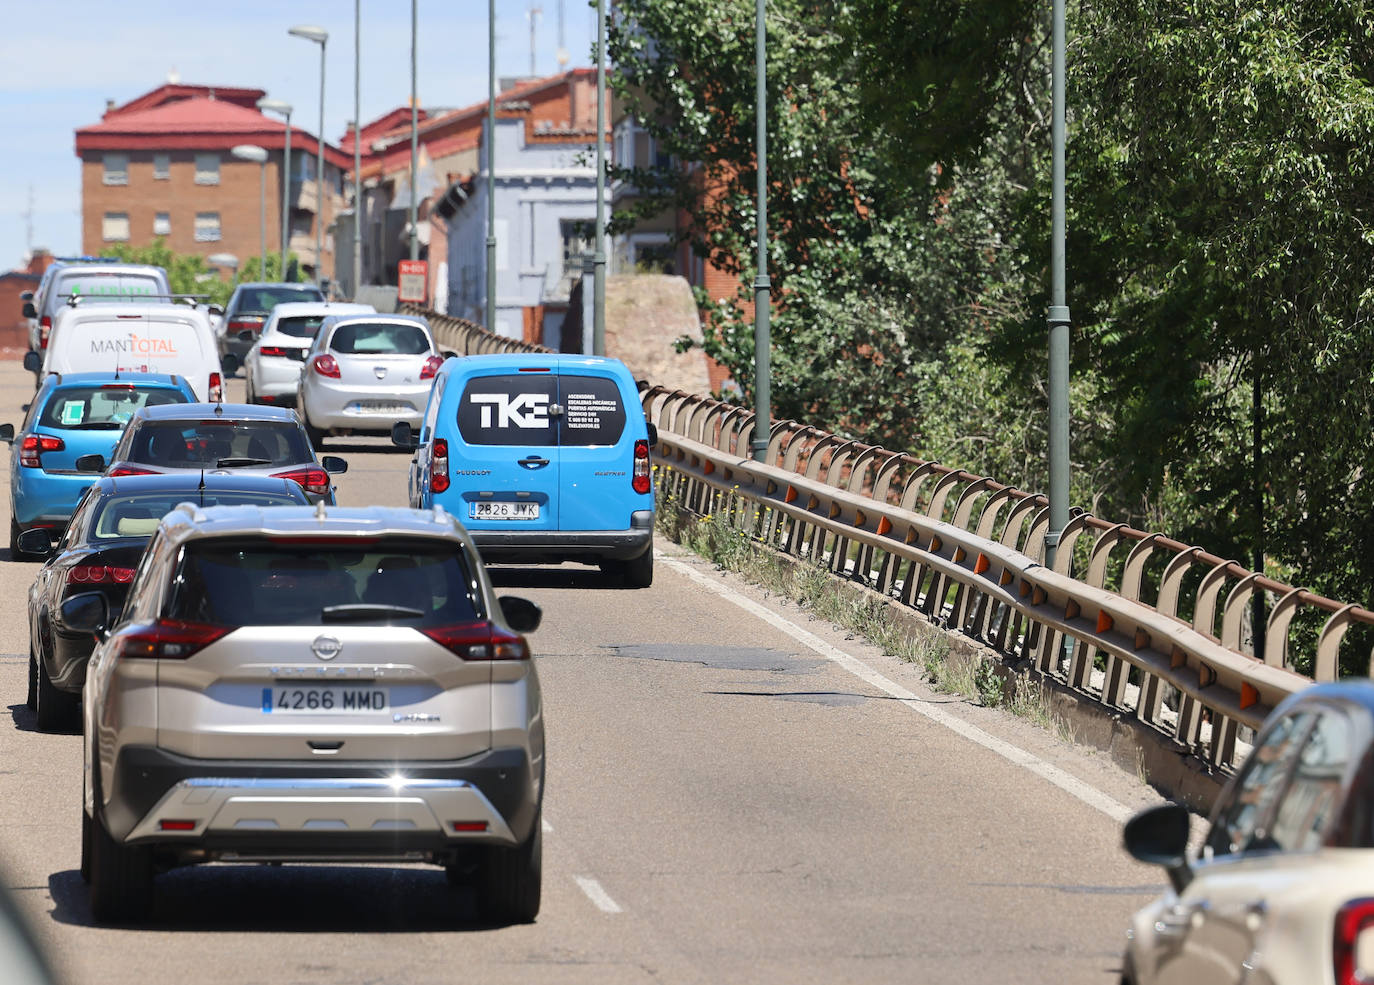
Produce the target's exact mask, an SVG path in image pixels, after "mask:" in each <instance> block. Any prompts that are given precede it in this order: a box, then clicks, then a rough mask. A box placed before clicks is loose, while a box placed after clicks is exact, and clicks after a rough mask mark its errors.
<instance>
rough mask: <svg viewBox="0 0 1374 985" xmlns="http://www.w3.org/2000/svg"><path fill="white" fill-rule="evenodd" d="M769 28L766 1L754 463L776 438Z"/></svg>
mask: <svg viewBox="0 0 1374 985" xmlns="http://www.w3.org/2000/svg"><path fill="white" fill-rule="evenodd" d="M767 40H768V28H767V25H766V24H765V23H764V3H763V0H755V5H754V82H755V90H754V101H755V104H756V107H757V116H758V129H757V130H756V131H755V133H754V144H755V154H756V156H757V157H758V164H759V169H758V170H759V174H758V272H757V274H756V276H755V277H754V440H753V441H751V442H750V443H749V448H750V450H751V451H752V452H753V455H754V460H755V461H758V462H762V461H764V460H765V459H767V457H768V442H769V438H770V436H771V434H772V410H771V408H770V402H771V400H772V393H771V388H770V385H769V384H770V379H771V374H772V368H771V366H770V364H769V349H770V348H771V345H772V342H771V338H770V331H769V326H768V314H769V307H770V305H771V304H772V294H771V291H772V282H771V281H769V279H768V60H767V53H766V51H765V42H766V41H767Z"/></svg>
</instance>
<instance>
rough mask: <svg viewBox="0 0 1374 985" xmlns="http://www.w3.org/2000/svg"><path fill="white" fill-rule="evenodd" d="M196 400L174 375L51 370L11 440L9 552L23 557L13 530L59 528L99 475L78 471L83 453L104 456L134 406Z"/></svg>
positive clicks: (7, 433) (0, 435)
mask: <svg viewBox="0 0 1374 985" xmlns="http://www.w3.org/2000/svg"><path fill="white" fill-rule="evenodd" d="M195 400H196V395H195V392H194V391H193V390H192V389H191V385H190V384H189V383H188V382H186V380H184V379H182V378H181V377H179V376H166V375H159V374H147V373H113V372H111V373H67V374H66V375H63V374H59V373H53V374H51V375H49V376H48V377H47V378H45V379H44V380H43V383H42V385H41V386H40V387H39V388H38V392H37V393H35V394H34V396H33V402H32V403H30V404H29V407H28V413H27V414H26V415H25V416H24V423H23V424H22V425H20V427H19V432H18V433H17V434H14V433H11V432H12V428H10V427H9V425H6V426H5V427H4V429H3V430H0V440H4V441H7V442H12V443H13V452H14V454H13V455H12V456H11V462H10V557H11V558H15V559H19V558H23V557H27V556H28V555H27V554H26V553H25V552H24V551H22V550H21V549H20V547H19V535H20V534H21V533H23V532H24V531H25V530H31V529H33V528H35V527H44V528H55V529H57V530H59V531H60V530H61V529H62V528H63V527H65V526H66V524H67V521H68V520H69V519H71V515H72V512H73V511H74V510H75V509H76V504H77V503H78V502H79V501H80V500H81V494H82V493H84V492H85V491H86V488H87V487H88V486H89V485H90V484H91V483H92V482H94V481H95V480H96V479H97V478H98V476H95V475H92V474H91V473H89V472H79V471H77V468H76V460H77V459H78V458H80V457H81V456H82V455H92V454H94V455H104V456H107V457H108V456H109V454H110V451H111V449H113V448H114V446H115V442H117V441H118V440H119V436H120V433H121V432H122V431H123V430H124V425H125V424H126V423H128V421H129V419H130V418H131V417H133V415H134V411H136V410H138V409H139V408H140V407H144V406H148V405H154V404H186V403H192V402H194V401H195Z"/></svg>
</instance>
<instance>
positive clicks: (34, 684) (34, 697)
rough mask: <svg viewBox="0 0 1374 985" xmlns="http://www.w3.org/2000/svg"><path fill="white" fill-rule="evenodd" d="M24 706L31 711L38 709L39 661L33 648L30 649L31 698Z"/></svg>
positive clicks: (25, 701)
mask: <svg viewBox="0 0 1374 985" xmlns="http://www.w3.org/2000/svg"><path fill="white" fill-rule="evenodd" d="M24 704H26V705H28V706H29V711H33V710H35V709H36V708H37V707H38V660H37V658H36V657H34V655H33V647H32V646H30V647H29V696H28V697H27V698H26V699H25V700H24Z"/></svg>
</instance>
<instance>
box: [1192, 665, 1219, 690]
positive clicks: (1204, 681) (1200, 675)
mask: <svg viewBox="0 0 1374 985" xmlns="http://www.w3.org/2000/svg"><path fill="white" fill-rule="evenodd" d="M1216 681H1217V672H1216V671H1215V670H1213V669H1212V668H1211V667H1209V666H1207V665H1206V664H1203V665H1202V666H1200V667H1198V669H1197V683H1198V687H1211V686H1212V685H1213V684H1215V683H1216Z"/></svg>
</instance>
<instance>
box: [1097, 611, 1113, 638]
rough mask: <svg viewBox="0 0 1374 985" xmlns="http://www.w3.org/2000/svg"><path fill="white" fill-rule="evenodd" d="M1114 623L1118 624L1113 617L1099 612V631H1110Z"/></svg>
mask: <svg viewBox="0 0 1374 985" xmlns="http://www.w3.org/2000/svg"><path fill="white" fill-rule="evenodd" d="M1114 625H1116V623H1114V622H1113V621H1112V617H1111V616H1109V615H1107V613H1105V612H1099V613H1098V614H1097V631H1098V632H1099V633H1106V632H1110V631H1111V628H1112V627H1113V626H1114Z"/></svg>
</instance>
